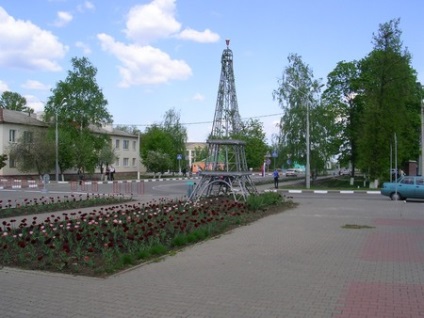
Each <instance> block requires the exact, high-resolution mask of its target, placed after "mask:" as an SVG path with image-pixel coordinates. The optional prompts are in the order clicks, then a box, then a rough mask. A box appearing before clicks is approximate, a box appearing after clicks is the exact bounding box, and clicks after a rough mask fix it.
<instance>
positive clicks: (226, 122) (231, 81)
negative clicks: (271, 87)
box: [212, 39, 241, 137]
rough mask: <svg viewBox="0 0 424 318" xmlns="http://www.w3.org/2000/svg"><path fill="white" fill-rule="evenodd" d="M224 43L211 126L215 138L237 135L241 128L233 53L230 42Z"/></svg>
mask: <svg viewBox="0 0 424 318" xmlns="http://www.w3.org/2000/svg"><path fill="white" fill-rule="evenodd" d="M225 42H226V44H227V48H226V49H224V51H223V52H222V55H221V78H220V80H219V85H218V95H217V99H216V107H215V118H214V121H213V126H212V135H213V136H215V137H229V136H230V135H231V133H237V132H239V131H240V128H241V118H240V113H239V109H238V103H237V93H236V84H235V78H234V69H233V51H231V50H230V48H229V44H230V40H228V39H227V40H225Z"/></svg>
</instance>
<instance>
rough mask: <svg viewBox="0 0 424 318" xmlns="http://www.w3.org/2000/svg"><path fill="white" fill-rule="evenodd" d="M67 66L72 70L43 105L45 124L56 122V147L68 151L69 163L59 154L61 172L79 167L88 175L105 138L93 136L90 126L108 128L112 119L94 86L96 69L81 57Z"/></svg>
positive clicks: (96, 87) (98, 88) (96, 161)
mask: <svg viewBox="0 0 424 318" xmlns="http://www.w3.org/2000/svg"><path fill="white" fill-rule="evenodd" d="M71 62H72V66H73V69H72V70H71V71H68V76H67V77H66V79H65V80H64V81H59V82H58V83H57V85H56V87H55V88H54V89H53V90H52V93H53V94H52V96H50V97H49V99H48V101H47V104H46V107H45V120H46V121H47V122H54V121H55V120H56V118H57V120H58V126H59V138H60V141H59V143H60V147H61V148H62V147H63V148H64V149H70V150H72V151H71V152H70V153H71V154H72V158H70V159H71V160H69V158H67V159H66V160H65V158H64V157H63V156H62V152H60V155H59V165H60V167H61V169H62V168H63V169H69V168H71V167H69V165H70V164H72V165H73V167H74V168H77V167H83V168H84V170H85V171H88V172H91V171H94V168H95V166H96V165H97V163H98V162H99V158H98V155H99V153H100V150H101V149H102V148H103V146H104V145H105V144H106V143H107V138H105V137H104V136H103V137H99V136H96V135H94V133H93V132H92V131H91V130H90V126H97V127H100V126H102V125H105V124H110V123H111V122H112V116H111V115H110V113H109V112H108V110H107V108H106V106H107V100H106V99H105V97H104V95H103V92H102V90H101V89H100V87H99V86H98V84H97V82H96V75H97V69H96V68H95V67H94V66H93V65H92V64H91V63H90V61H89V60H88V59H87V58H85V57H83V58H76V57H74V58H72V60H71ZM63 136H65V137H66V138H63ZM68 137H70V138H68Z"/></svg>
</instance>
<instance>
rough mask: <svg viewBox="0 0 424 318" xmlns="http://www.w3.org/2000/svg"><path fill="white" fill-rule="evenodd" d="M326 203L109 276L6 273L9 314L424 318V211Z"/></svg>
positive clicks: (344, 200) (383, 201)
mask: <svg viewBox="0 0 424 318" xmlns="http://www.w3.org/2000/svg"><path fill="white" fill-rule="evenodd" d="M324 197H325V196H318V195H314V194H311V195H309V196H304V197H303V198H298V199H295V201H298V202H299V203H300V205H299V207H297V208H295V209H293V210H290V211H286V212H284V213H280V214H276V215H272V216H269V217H267V218H264V219H261V220H259V221H257V222H255V223H253V224H251V225H249V226H244V227H240V228H238V229H235V230H233V231H231V232H230V233H227V234H224V235H221V236H220V237H217V238H216V239H211V240H209V241H206V242H202V243H199V244H197V245H195V246H192V247H189V248H186V249H184V250H182V251H180V252H179V253H177V254H176V255H173V256H168V257H165V258H163V259H162V260H161V261H159V262H152V263H149V264H145V265H142V266H139V267H136V268H133V269H131V270H128V271H125V272H122V273H119V274H117V275H114V276H111V277H108V278H89V277H80V276H70V275H63V274H54V273H46V272H39V271H24V270H19V269H12V268H3V269H1V270H0V288H1V291H0V295H1V297H0V316H1V317H43V318H48V317H72V318H74V317H180V318H183V317H184V318H206V317H284V318H286V317H288V318H300V317H305V318H306V317H308V318H309V317H314V318H315V317H317V318H323V317H337V318H348V317H349V318H353V317H355V318H358V317H360V318H362V317H378V318H381V317H391V318H406V317H408V318H412V317H414V318H415V317H424V266H423V265H424V257H423V254H424V234H423V233H424V203H416V202H412V203H403V202H402V203H401V202H392V201H390V200H388V199H387V198H384V197H378V198H376V199H372V200H361V199H360V197H357V196H356V195H342V194H341V195H339V197H338V198H336V199H332V200H330V199H326V198H324ZM346 224H358V225H368V226H374V227H375V228H369V229H345V228H343V225H346Z"/></svg>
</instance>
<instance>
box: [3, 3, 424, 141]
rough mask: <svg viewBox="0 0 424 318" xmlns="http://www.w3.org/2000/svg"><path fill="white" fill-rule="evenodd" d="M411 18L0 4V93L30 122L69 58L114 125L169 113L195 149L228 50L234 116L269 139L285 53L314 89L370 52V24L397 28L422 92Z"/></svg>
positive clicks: (214, 7) (143, 122) (323, 6)
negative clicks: (79, 60) (11, 97)
mask: <svg viewBox="0 0 424 318" xmlns="http://www.w3.org/2000/svg"><path fill="white" fill-rule="evenodd" d="M423 12H424V1H421V0H403V1H401V0H396V1H395V0H355V1H353V0H351V1H349V0H319V1H318V0H297V1H293V0H291V1H286V0H248V1H247V0H215V1H202V0H138V1H135V0H120V1H107V0H91V1H84V0H81V1H80V0H0V93H1V92H3V91H6V90H9V91H13V92H18V93H20V94H21V95H23V96H24V97H26V99H27V101H28V104H29V106H31V107H33V108H34V109H35V110H36V111H41V110H43V108H44V103H45V102H46V101H47V98H48V97H49V96H50V95H51V91H50V90H51V89H52V88H53V87H54V86H55V84H56V83H57V82H58V81H60V80H64V79H65V78H66V76H67V72H68V71H69V70H71V69H72V67H71V64H70V61H71V58H72V57H83V56H85V57H87V58H88V59H89V60H90V61H91V63H92V64H93V65H94V66H95V67H96V68H97V69H98V75H97V82H98V84H99V86H100V87H101V89H102V90H103V93H104V94H105V97H106V99H107V100H108V102H109V104H108V106H107V107H108V110H109V112H110V113H111V114H112V116H113V120H114V124H121V125H137V126H138V127H139V128H140V129H141V130H142V131H144V129H145V127H146V126H147V125H150V124H153V123H159V122H161V121H162V119H163V116H164V114H165V112H166V111H167V110H169V109H171V108H174V109H175V110H177V111H178V112H180V118H181V122H182V123H187V126H186V127H187V130H188V137H189V141H205V139H206V138H207V135H208V134H209V133H210V130H211V127H212V123H211V121H212V120H213V116H214V111H215V104H216V95H217V89H218V82H219V77H220V58H221V53H222V51H223V50H224V49H225V48H226V45H225V40H226V39H230V40H231V42H230V49H232V51H233V56H234V72H235V78H236V89H237V97H238V104H239V111H240V114H241V116H242V118H243V119H247V118H252V117H253V118H258V119H259V120H260V121H262V122H263V124H264V128H265V131H266V133H267V137H270V136H271V135H272V134H273V133H277V128H276V127H275V123H276V122H278V121H279V117H280V115H279V114H281V109H280V107H279V105H278V104H277V102H275V101H274V100H273V99H272V92H273V90H274V89H276V88H277V80H278V79H279V78H280V77H281V74H282V72H283V70H284V68H285V67H286V66H287V57H288V55H289V54H290V53H297V54H299V55H300V56H302V59H303V61H304V63H306V64H308V65H309V66H310V68H312V70H313V72H314V77H315V78H322V79H323V83H325V82H326V77H327V75H328V73H329V72H331V71H332V70H333V69H334V67H335V66H336V64H337V63H338V62H339V61H353V60H359V59H361V58H363V57H365V56H366V55H367V54H368V53H370V52H371V50H372V48H373V46H372V42H371V41H372V35H373V33H377V31H378V26H379V24H381V23H385V22H388V21H389V20H391V19H397V18H400V29H401V30H402V32H403V33H402V40H403V44H404V46H405V47H407V48H408V50H409V51H410V53H411V54H412V66H413V68H414V69H415V70H416V71H417V72H418V79H419V80H420V81H421V82H422V83H424V75H423V74H424V41H423V34H424V19H423Z"/></svg>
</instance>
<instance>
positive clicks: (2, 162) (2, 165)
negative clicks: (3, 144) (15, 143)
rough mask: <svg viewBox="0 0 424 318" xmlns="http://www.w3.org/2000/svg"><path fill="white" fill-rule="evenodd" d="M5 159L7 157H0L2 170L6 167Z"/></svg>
mask: <svg viewBox="0 0 424 318" xmlns="http://www.w3.org/2000/svg"><path fill="white" fill-rule="evenodd" d="M7 159H8V157H7V155H5V154H3V155H0V169H2V168H3V167H5V166H6V165H7V163H6V161H7Z"/></svg>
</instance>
